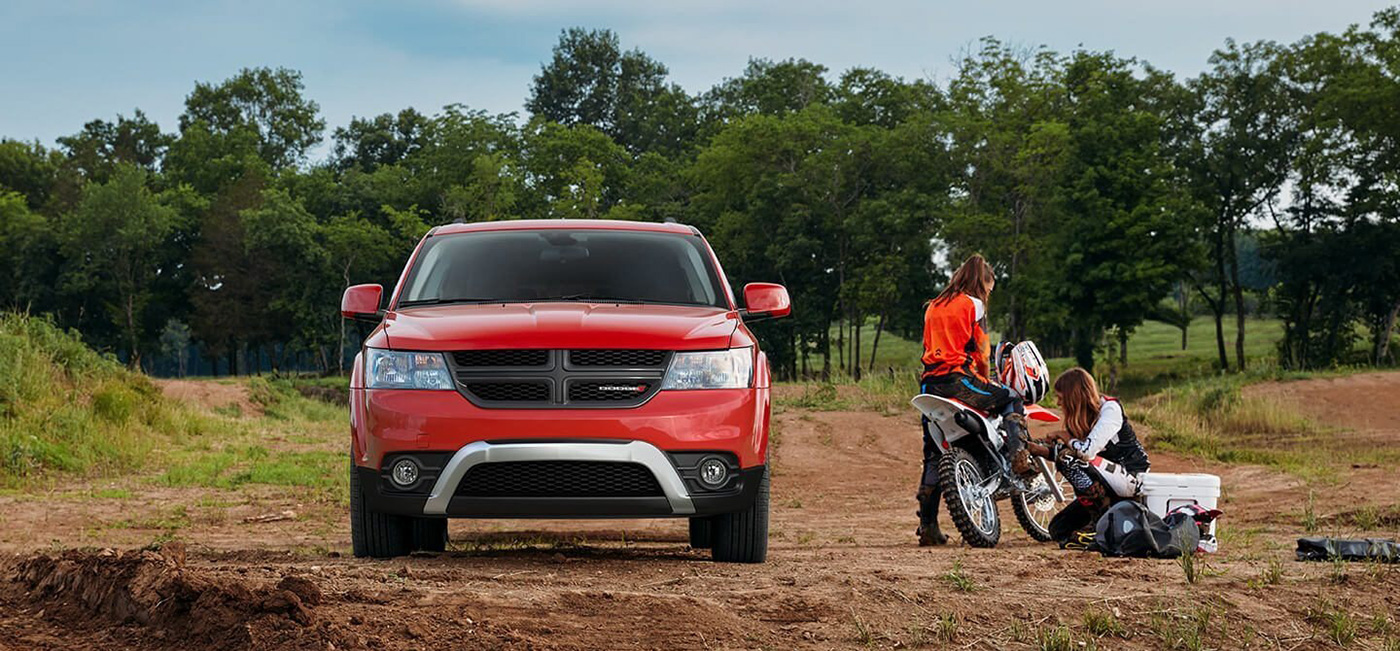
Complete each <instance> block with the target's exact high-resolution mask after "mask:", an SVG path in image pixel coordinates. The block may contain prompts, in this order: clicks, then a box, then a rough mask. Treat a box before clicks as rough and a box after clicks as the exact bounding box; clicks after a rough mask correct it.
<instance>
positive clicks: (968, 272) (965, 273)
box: [933, 253, 996, 305]
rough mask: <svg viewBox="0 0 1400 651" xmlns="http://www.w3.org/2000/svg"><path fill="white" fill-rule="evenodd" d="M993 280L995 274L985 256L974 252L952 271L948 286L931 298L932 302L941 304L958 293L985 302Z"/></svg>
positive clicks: (990, 291)
mask: <svg viewBox="0 0 1400 651" xmlns="http://www.w3.org/2000/svg"><path fill="white" fill-rule="evenodd" d="M995 281H996V275H995V274H994V273H993V272H992V265H989V264H987V259H986V258H983V257H982V256H981V255H979V254H977V253H974V254H972V255H971V256H968V258H967V259H966V260H964V261H963V263H962V264H961V265H959V266H958V270H957V271H954V272H953V277H952V278H949V279H948V286H947V287H945V288H943V293H941V294H939V295H938V296H937V297H936V298H934V299H933V304H934V305H942V304H944V303H947V302H948V301H951V300H953V298H954V297H956V296H957V295H958V294H967V295H968V296H971V297H973V298H976V299H978V300H980V301H982V302H983V303H986V302H987V298H988V297H989V296H990V295H991V293H992V283H994V282H995Z"/></svg>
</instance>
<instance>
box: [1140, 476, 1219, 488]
mask: <svg viewBox="0 0 1400 651" xmlns="http://www.w3.org/2000/svg"><path fill="white" fill-rule="evenodd" d="M1140 479H1142V486H1143V487H1144V488H1146V487H1149V486H1151V487H1159V486H1160V487H1168V486H1174V487H1178V488H1211V489H1215V490H1220V477H1219V476H1218V475H1209V474H1206V473H1199V472H1189V473H1175V472H1146V473H1143V474H1142V475H1141V477H1140Z"/></svg>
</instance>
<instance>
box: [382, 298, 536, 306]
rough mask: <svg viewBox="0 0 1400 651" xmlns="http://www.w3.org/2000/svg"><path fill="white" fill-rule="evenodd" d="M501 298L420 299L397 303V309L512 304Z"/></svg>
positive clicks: (510, 301)
mask: <svg viewBox="0 0 1400 651" xmlns="http://www.w3.org/2000/svg"><path fill="white" fill-rule="evenodd" d="M512 302H516V301H512V300H510V299H503V298H420V299H418V300H416V301H399V307H400V308H405V307H422V306H424V305H451V304H453V303H512Z"/></svg>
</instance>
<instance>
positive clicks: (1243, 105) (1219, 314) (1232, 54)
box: [1187, 40, 1295, 370]
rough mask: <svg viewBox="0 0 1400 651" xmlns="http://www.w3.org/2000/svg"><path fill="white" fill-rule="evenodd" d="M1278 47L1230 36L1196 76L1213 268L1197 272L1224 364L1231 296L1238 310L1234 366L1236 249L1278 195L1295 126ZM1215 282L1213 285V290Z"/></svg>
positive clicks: (1240, 331)
mask: <svg viewBox="0 0 1400 651" xmlns="http://www.w3.org/2000/svg"><path fill="white" fill-rule="evenodd" d="M1279 54H1280V48H1279V46H1278V45H1276V44H1274V43H1272V42H1258V43H1252V44H1245V45H1239V44H1237V43H1235V42H1234V41H1233V40H1229V41H1226V44H1225V47H1224V48H1223V49H1221V50H1217V51H1216V52H1215V53H1214V54H1213V55H1211V58H1210V64H1211V69H1210V70H1207V71H1206V72H1205V73H1203V74H1201V76H1199V77H1197V78H1196V79H1193V80H1192V81H1191V82H1190V83H1191V87H1192V88H1193V89H1194V90H1195V91H1196V93H1197V94H1198V95H1199V96H1200V98H1201V104H1200V110H1199V111H1198V112H1197V114H1196V122H1197V124H1198V127H1199V133H1200V139H1199V142H1198V145H1197V146H1196V148H1195V152H1194V153H1193V154H1192V155H1191V158H1190V160H1189V162H1188V163H1187V165H1188V169H1190V170H1191V172H1192V175H1193V176H1194V179H1193V185H1194V186H1195V192H1196V196H1197V197H1198V200H1199V201H1200V202H1201V204H1202V205H1203V206H1205V208H1206V210H1207V211H1208V213H1207V214H1208V215H1209V217H1208V222H1207V223H1206V224H1205V233H1206V235H1207V238H1208V242H1209V249H1210V256H1211V259H1212V261H1213V263H1214V265H1213V269H1211V270H1210V271H1209V273H1208V274H1206V275H1204V276H1203V277H1199V278H1198V280H1197V288H1198V289H1199V291H1200V294H1201V296H1202V298H1204V299H1205V301H1206V304H1207V305H1208V306H1209V307H1210V309H1211V312H1212V314H1213V315H1214V316H1215V335H1216V345H1217V348H1218V351H1217V352H1218V353H1219V356H1220V366H1221V368H1229V365H1230V364H1229V357H1228V355H1227V354H1226V352H1225V331H1224V326H1223V321H1224V315H1225V311H1226V309H1227V301H1229V300H1231V299H1233V302H1234V311H1235V325H1236V331H1235V357H1236V366H1237V367H1238V368H1239V369H1241V370H1243V369H1244V366H1245V356H1244V342H1245V302H1244V286H1243V285H1242V284H1241V283H1240V265H1239V259H1238V256H1237V255H1236V251H1237V247H1236V241H1237V238H1238V235H1239V233H1240V231H1241V229H1243V228H1244V227H1245V225H1246V222H1247V220H1248V219H1250V218H1251V217H1254V216H1257V215H1259V214H1260V212H1261V211H1262V210H1263V208H1264V206H1265V205H1266V204H1268V203H1269V202H1270V201H1272V200H1274V198H1275V197H1276V196H1277V195H1278V193H1279V192H1280V191H1281V190H1282V188H1283V185H1284V182H1285V180H1286V179H1287V174H1288V166H1287V160H1288V155H1289V149H1290V147H1292V146H1293V141H1294V139H1295V135H1294V132H1293V131H1291V129H1290V124H1289V121H1288V119H1287V110H1286V106H1287V104H1286V94H1285V92H1284V88H1283V83H1282V81H1281V80H1280V74H1279V70H1278V67H1277V66H1278V59H1279ZM1207 284H1214V285H1215V293H1213V294H1212V293H1211V292H1210V291H1208V290H1207V288H1206V285H1207Z"/></svg>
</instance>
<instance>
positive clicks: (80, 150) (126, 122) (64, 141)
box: [58, 109, 173, 183]
mask: <svg viewBox="0 0 1400 651" xmlns="http://www.w3.org/2000/svg"><path fill="white" fill-rule="evenodd" d="M171 140H173V138H172V137H171V136H169V135H167V134H164V133H161V131H160V126H159V125H157V124H156V123H154V122H151V121H150V120H149V119H147V118H146V114H145V113H143V112H142V111H141V109H136V111H135V112H134V113H133V114H132V116H131V117H130V118H128V117H126V116H123V115H118V116H117V121H116V122H115V123H113V122H108V121H106V120H93V121H91V122H88V123H87V124H85V125H83V130H82V131H79V132H78V133H75V134H73V135H71V136H65V137H62V138H59V139H58V143H59V144H60V145H62V146H63V148H64V149H65V150H66V151H67V154H68V160H67V165H69V166H70V167H72V168H74V169H76V170H77V171H78V173H79V174H81V175H82V177H83V178H85V179H88V180H91V181H95V182H98V183H103V182H106V180H107V179H108V178H110V177H111V175H112V172H113V170H115V169H116V167H117V166H118V165H120V164H122V163H128V164H131V165H135V166H137V167H140V168H142V169H144V170H146V171H147V172H151V173H154V172H157V171H158V168H159V166H160V161H161V158H162V157H163V156H164V155H165V150H166V148H167V147H169V146H170V141H171Z"/></svg>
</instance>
